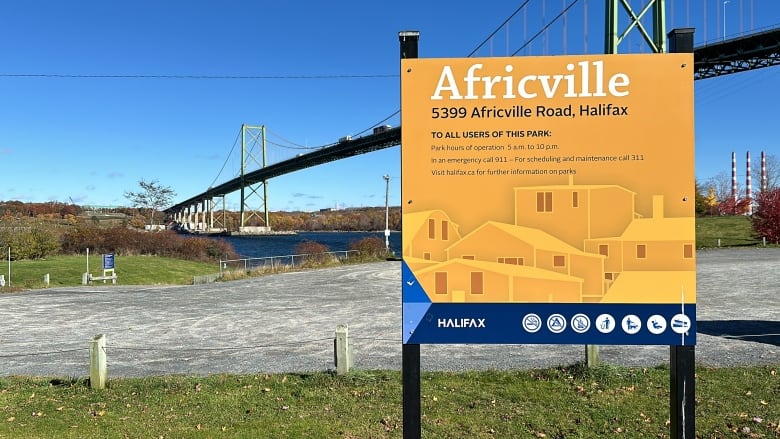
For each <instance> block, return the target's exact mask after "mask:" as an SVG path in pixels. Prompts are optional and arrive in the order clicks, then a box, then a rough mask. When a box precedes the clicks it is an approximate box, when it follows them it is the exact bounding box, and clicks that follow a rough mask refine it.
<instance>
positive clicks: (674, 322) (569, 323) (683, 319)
mask: <svg viewBox="0 0 780 439" xmlns="http://www.w3.org/2000/svg"><path fill="white" fill-rule="evenodd" d="M545 326H546V327H547V330H548V331H550V332H552V333H554V334H560V333H562V332H563V331H565V330H566V328H567V327H569V328H571V329H572V330H573V331H574V332H576V333H579V334H584V333H586V332H588V331H589V330H590V329H591V327H593V328H595V329H596V330H597V331H598V332H601V333H602V334H609V333H611V332H612V331H614V330H615V329H617V328H620V329H622V330H623V332H625V333H626V334H629V335H634V334H637V333H639V331H641V330H642V328H643V327H645V328H647V330H648V331H649V332H650V333H651V334H654V335H659V334H663V333H664V331H666V329H667V328H671V329H672V331H673V332H676V333H677V334H685V333H687V332H688V330H689V329H690V328H691V319H690V317H688V316H687V315H685V314H676V315H675V316H674V317H672V318H671V321H667V320H666V318H665V317H664V316H662V315H659V314H655V315H652V316H650V317H648V318H647V320H645V321H643V320H642V319H641V318H639V317H638V316H636V315H634V314H628V315H625V316H623V318H622V319H621V320H620V321H618V320H617V319H615V317H614V316H612V315H611V314H600V315H599V316H598V317H596V320H595V321H594V322H592V323H591V319H590V317H589V316H588V315H586V314H582V313H579V314H575V315H573V316H572V317H571V318H570V319H566V317H564V316H563V315H562V314H552V315H550V316H549V317H547V321H546V322H545V321H544V320H542V318H541V317H539V315H538V314H533V313H530V314H526V315H525V316H524V317H523V329H525V330H526V332H529V333H535V332H538V331H539V330H541V329H542V328H543V327H545Z"/></svg>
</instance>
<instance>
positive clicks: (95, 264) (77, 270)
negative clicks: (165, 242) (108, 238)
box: [0, 255, 219, 289]
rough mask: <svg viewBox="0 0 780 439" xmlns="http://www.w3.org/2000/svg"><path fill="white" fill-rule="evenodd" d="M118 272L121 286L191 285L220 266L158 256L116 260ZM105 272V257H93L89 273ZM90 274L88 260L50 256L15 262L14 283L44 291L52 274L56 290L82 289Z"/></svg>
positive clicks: (12, 268) (6, 269) (12, 266)
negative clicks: (66, 287)
mask: <svg viewBox="0 0 780 439" xmlns="http://www.w3.org/2000/svg"><path fill="white" fill-rule="evenodd" d="M6 264H7V261H6ZM114 268H115V269H116V274H117V284H122V285H157V284H191V283H192V278H193V276H198V275H205V274H211V273H218V272H219V266H218V264H217V263H203V262H192V261H185V260H181V259H174V258H163V257H156V256H116V257H115V259H114ZM102 269H103V259H102V256H101V255H90V257H89V272H90V273H92V275H93V276H100V275H101V274H102ZM86 271H87V258H86V256H50V257H48V258H46V259H45V260H39V261H29V260H24V261H13V262H11V281H12V283H13V286H14V287H17V288H19V287H20V288H25V289H27V288H42V287H44V284H43V276H44V275H45V274H47V273H48V274H49V279H50V282H51V284H50V285H51V286H53V287H65V286H76V285H81V276H82V273H85V272H86ZM0 273H3V274H5V275H6V278H7V277H8V266H7V265H5V266H2V267H0ZM6 280H7V279H6ZM109 282H110V281H109ZM6 288H8V286H6Z"/></svg>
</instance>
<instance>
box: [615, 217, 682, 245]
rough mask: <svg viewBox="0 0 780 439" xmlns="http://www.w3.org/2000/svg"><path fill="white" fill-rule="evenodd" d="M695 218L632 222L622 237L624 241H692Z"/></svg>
mask: <svg viewBox="0 0 780 439" xmlns="http://www.w3.org/2000/svg"><path fill="white" fill-rule="evenodd" d="M695 228H696V220H695V219H694V218H641V219H635V220H634V221H631V223H630V224H629V225H628V227H626V230H625V231H624V232H623V234H622V235H621V236H620V239H622V240H624V241H657V240H663V241H670V240H676V241H692V240H693V232H692V230H695Z"/></svg>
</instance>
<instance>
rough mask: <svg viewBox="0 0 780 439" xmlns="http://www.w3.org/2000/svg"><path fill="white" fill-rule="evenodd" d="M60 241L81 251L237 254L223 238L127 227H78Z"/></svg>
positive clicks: (209, 257) (198, 256) (204, 257)
mask: <svg viewBox="0 0 780 439" xmlns="http://www.w3.org/2000/svg"><path fill="white" fill-rule="evenodd" d="M61 243H62V249H63V252H66V253H81V252H83V251H84V250H85V249H86V248H89V249H90V251H93V252H94V253H116V254H119V255H151V256H167V257H172V258H180V259H188V260H192V261H214V260H218V259H220V258H223V257H224V258H237V257H238V256H237V255H236V252H235V250H234V249H233V246H232V245H230V244H229V243H227V242H225V241H222V240H218V239H211V238H205V237H191V236H181V235H177V234H175V233H173V232H171V231H163V232H145V231H139V230H134V229H129V228H126V227H113V228H110V229H100V228H97V227H89V226H85V227H79V228H76V229H74V230H71V231H68V232H66V233H64V234H63V236H62V240H61Z"/></svg>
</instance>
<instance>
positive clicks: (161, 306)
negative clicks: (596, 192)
mask: <svg viewBox="0 0 780 439" xmlns="http://www.w3.org/2000/svg"><path fill="white" fill-rule="evenodd" d="M697 258H698V270H697V271H698V272H697V274H698V282H697V283H698V297H697V308H698V310H697V312H698V316H697V317H698V319H697V325H698V335H697V339H698V340H697V347H696V361H697V362H698V363H700V364H703V365H709V366H733V365H748V364H778V363H780V305H778V294H780V287H778V285H780V249H754V248H750V249H728V250H706V251H700V252H698V254H697ZM120 281H121V279H120ZM400 295H401V276H400V262H380V263H374V264H366V265H354V266H347V267H338V268H331V269H324V270H314V271H306V272H296V273H284V274H277V275H271V276H265V277H258V278H253V279H247V280H241V281H234V282H224V283H215V284H209V285H198V286H122V285H103V284H97V285H93V286H85V287H76V288H51V289H46V290H38V291H29V292H24V293H19V294H6V295H2V296H0V321H1V322H2V326H1V327H0V365H2V366H0V374H2V375H38V376H70V377H77V376H85V375H88V374H89V352H88V343H89V340H91V339H92V338H93V337H94V336H95V335H96V334H105V335H106V338H107V349H106V350H107V356H108V365H109V376H145V375H165V374H198V375H205V374H212V373H262V372H269V373H271V372H303V371H315V370H329V369H333V368H334V366H333V337H334V332H335V329H336V326H337V325H341V324H346V325H349V332H350V338H351V340H352V344H353V352H354V360H355V361H354V367H356V368H359V369H396V370H398V369H400V367H401V341H400V331H401V330H400V324H401V299H400ZM421 356H422V368H423V369H425V370H466V369H469V370H481V369H504V368H535V367H547V366H555V365H561V364H570V363H573V362H576V361H581V360H582V359H583V358H584V347H583V346H571V345H509V346H507V345H468V346H466V345H447V346H434V345H425V346H422V347H421ZM601 358H602V360H603V361H604V362H606V363H611V364H619V365H626V366H656V365H659V364H663V363H665V362H668V358H669V348H668V347H667V346H602V347H601Z"/></svg>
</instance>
